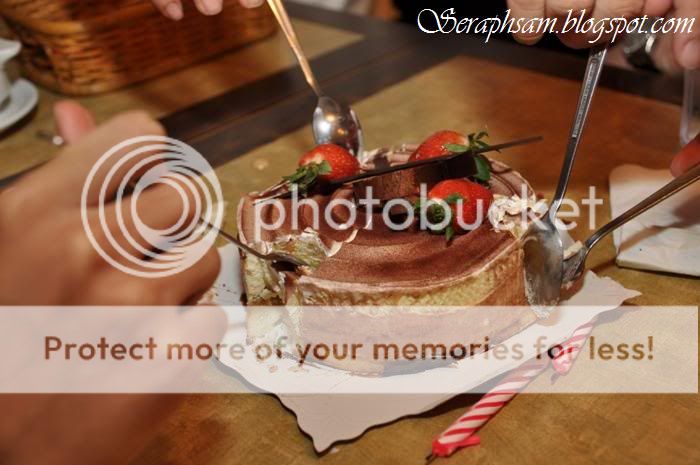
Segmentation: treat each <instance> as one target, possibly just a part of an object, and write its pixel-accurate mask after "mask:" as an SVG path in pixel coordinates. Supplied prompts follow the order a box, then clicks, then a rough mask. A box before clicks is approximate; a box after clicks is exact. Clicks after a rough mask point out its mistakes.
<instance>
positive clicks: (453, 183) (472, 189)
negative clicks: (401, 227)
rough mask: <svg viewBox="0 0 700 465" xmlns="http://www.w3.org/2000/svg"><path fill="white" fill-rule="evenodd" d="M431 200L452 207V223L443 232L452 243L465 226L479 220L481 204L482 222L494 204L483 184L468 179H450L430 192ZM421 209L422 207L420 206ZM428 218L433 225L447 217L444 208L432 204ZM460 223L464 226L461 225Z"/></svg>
mask: <svg viewBox="0 0 700 465" xmlns="http://www.w3.org/2000/svg"><path fill="white" fill-rule="evenodd" d="M428 199H429V200H442V201H444V202H445V203H447V204H448V205H449V206H450V209H451V212H450V213H449V214H450V216H451V218H452V221H451V222H450V224H449V225H448V226H447V227H446V228H445V229H444V230H443V231H442V232H443V233H444V234H445V235H446V237H447V240H448V241H450V240H451V239H452V237H453V236H454V235H455V233H457V232H462V231H465V228H464V227H465V226H468V225H472V224H474V223H476V221H477V220H479V214H478V213H479V203H481V220H482V221H483V220H484V219H485V218H486V215H487V213H488V210H489V207H491V203H492V202H493V194H492V193H491V191H490V190H489V189H488V188H486V187H485V186H483V185H481V184H477V183H475V182H471V181H467V180H466V179H448V180H446V181H442V182H440V183H438V184H436V185H435V187H433V188H432V189H431V190H430V192H428ZM418 207H419V208H420V206H419V205H418ZM427 214H428V218H429V219H430V220H431V222H432V223H433V224H435V223H439V222H440V221H442V220H443V219H444V218H445V217H446V215H447V214H448V213H447V212H445V210H444V208H443V206H441V205H439V204H432V205H430V207H428V209H427ZM460 221H461V223H462V224H460Z"/></svg>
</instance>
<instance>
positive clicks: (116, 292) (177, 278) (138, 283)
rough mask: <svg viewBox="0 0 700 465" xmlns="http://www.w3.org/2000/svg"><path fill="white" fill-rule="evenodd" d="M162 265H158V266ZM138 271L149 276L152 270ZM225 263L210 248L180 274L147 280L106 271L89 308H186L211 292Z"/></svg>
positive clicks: (91, 292)
mask: <svg viewBox="0 0 700 465" xmlns="http://www.w3.org/2000/svg"><path fill="white" fill-rule="evenodd" d="M156 263H158V262H156ZM132 266H133V268H132V269H134V270H137V271H143V272H145V273H148V272H151V273H152V272H153V271H152V270H150V269H146V268H145V267H143V268H140V269H139V268H137V267H136V265H132ZM220 269H221V259H220V256H219V252H218V251H217V250H216V249H215V248H213V247H212V248H209V249H208V250H207V252H206V253H205V254H204V256H203V257H202V258H201V259H200V260H199V261H197V262H196V263H194V264H193V265H192V266H191V267H189V268H187V269H185V270H183V271H180V272H179V273H177V274H174V275H170V276H165V277H159V278H146V277H138V276H134V275H133V274H128V273H126V272H125V271H122V270H118V269H116V268H114V269H108V270H104V272H103V274H102V275H101V276H100V277H99V278H97V280H96V281H97V282H96V283H95V285H94V286H92V287H91V288H90V289H89V294H87V295H86V296H85V299H86V302H85V303H86V304H88V305H128V306H131V305H145V306H164V305H184V304H187V303H190V302H191V301H192V300H193V299H194V298H196V297H197V296H199V295H202V294H204V293H205V292H206V291H207V290H209V289H210V288H211V286H212V285H213V284H214V281H215V280H216V277H217V276H218V275H219V271H220Z"/></svg>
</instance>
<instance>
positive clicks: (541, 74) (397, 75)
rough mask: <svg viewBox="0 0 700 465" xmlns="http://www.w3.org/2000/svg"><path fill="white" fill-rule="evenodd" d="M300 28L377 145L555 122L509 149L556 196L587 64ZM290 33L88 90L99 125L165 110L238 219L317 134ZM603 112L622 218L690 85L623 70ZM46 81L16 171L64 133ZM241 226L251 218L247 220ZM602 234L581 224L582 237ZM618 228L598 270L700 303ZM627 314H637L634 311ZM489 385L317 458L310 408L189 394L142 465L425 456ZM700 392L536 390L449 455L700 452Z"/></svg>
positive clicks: (670, 141) (448, 40)
mask: <svg viewBox="0 0 700 465" xmlns="http://www.w3.org/2000/svg"><path fill="white" fill-rule="evenodd" d="M290 7H291V8H290V10H291V12H292V14H293V16H294V18H295V23H296V25H297V27H298V30H299V31H298V32H299V34H300V36H301V39H302V42H303V43H304V45H305V47H306V49H307V51H308V52H309V54H310V55H311V57H312V58H313V66H314V68H315V69H316V70H317V71H318V74H319V77H320V80H321V81H322V84H323V86H324V87H325V88H326V89H327V91H328V92H329V93H330V94H332V95H334V96H339V97H341V98H344V99H346V100H348V101H350V102H352V103H353V105H354V107H355V108H356V110H357V111H358V113H359V114H360V115H361V117H362V122H363V124H364V126H365V130H366V134H367V144H368V146H369V147H375V146H385V145H391V144H395V143H398V142H404V141H419V140H420V139H421V138H423V137H424V136H426V135H428V134H430V133H431V132H432V131H434V130H438V129H444V128H454V129H462V130H465V131H471V130H480V129H482V128H484V127H488V129H489V130H490V132H491V134H492V135H493V140H494V141H501V140H508V139H512V138H517V137H520V136H525V135H531V134H542V135H544V136H545V137H546V142H545V143H543V144H540V145H538V146H533V147H527V148H522V149H516V150H511V151H508V152H507V153H505V154H503V155H500V156H501V157H502V158H503V159H505V160H507V161H508V163H509V164H511V165H512V166H513V167H515V168H516V169H517V170H519V171H521V172H522V173H523V174H524V175H525V176H526V177H527V178H528V179H529V180H530V181H531V182H532V184H533V185H534V186H535V188H536V189H537V190H538V191H540V192H541V193H543V194H544V195H545V196H549V197H551V195H552V193H553V187H554V183H555V180H556V178H557V176H558V174H559V169H560V165H561V160H562V154H563V152H564V148H565V144H566V138H567V134H568V129H569V125H570V123H571V117H572V115H573V112H574V106H575V103H576V99H577V94H578V89H579V85H580V78H581V76H582V72H583V67H584V64H585V63H584V60H583V59H581V58H578V57H574V56H568V55H559V54H557V53H554V52H547V51H542V50H536V49H530V48H526V47H520V46H516V45H510V44H502V43H491V44H489V45H484V44H483V43H482V41H481V39H479V38H468V37H440V38H434V37H428V36H426V35H423V34H420V33H418V32H417V31H416V30H415V29H414V28H411V27H407V26H401V25H396V24H389V23H382V22H379V21H374V20H369V19H366V18H359V17H351V16H345V15H340V14H335V13H330V12H326V11H321V10H317V9H313V8H307V7H300V6H291V5H290ZM292 65H293V62H292V59H291V55H290V54H289V52H288V50H287V48H286V45H285V43H284V41H283V39H282V38H281V37H279V36H278V37H273V38H270V39H268V40H265V41H263V42H260V43H257V44H254V45H252V46H250V47H248V48H245V49H243V50H238V51H234V52H231V53H229V54H227V55H224V56H222V57H220V58H218V59H215V60H212V61H210V62H207V63H205V64H202V65H199V66H195V67H192V68H190V69H187V70H184V71H181V72H178V73H174V74H172V75H169V76H167V77H164V78H161V79H157V80H154V81H151V82H149V83H146V84H143V85H139V86H136V87H132V88H130V89H127V90H123V91H120V92H115V93H112V94H108V95H102V96H97V97H92V98H86V99H81V101H82V102H83V103H84V104H85V105H87V106H88V107H89V108H91V109H92V110H93V111H95V112H96V113H97V115H98V117H99V119H101V120H102V119H106V118H107V117H109V116H111V115H113V114H115V113H117V112H119V111H121V110H124V109H127V108H134V107H140V108H146V109H147V110H149V111H151V112H152V113H153V114H155V115H157V116H159V117H162V120H163V122H164V124H165V125H166V127H167V128H168V130H169V133H170V135H172V136H173V137H177V138H180V139H183V140H185V141H187V142H189V143H191V144H192V145H193V146H194V147H195V148H197V149H198V150H199V151H200V152H201V153H203V154H204V155H205V156H206V157H207V158H208V159H209V160H210V161H211V163H212V164H213V165H214V166H215V167H216V168H217V173H218V175H219V178H220V180H221V181H222V184H223V188H224V192H225V196H226V198H227V200H228V201H229V207H228V208H229V211H228V214H229V218H232V217H233V211H234V209H235V206H236V203H237V200H238V198H239V196H240V195H241V193H244V192H247V191H250V190H254V189H260V188H261V187H263V186H266V185H269V184H270V183H271V182H273V181H275V180H277V179H279V177H280V176H281V175H283V174H286V173H289V172H290V171H291V170H292V168H293V166H294V165H295V163H296V160H297V158H298V155H299V154H300V153H302V152H303V151H305V150H306V149H308V148H309V147H311V146H312V139H311V131H310V128H309V127H308V122H309V119H310V114H311V110H312V108H313V106H314V98H313V96H312V95H311V93H310V92H309V91H308V89H307V88H306V87H305V84H304V81H303V79H302V77H301V74H300V72H299V71H298V70H297V69H296V68H294V67H292ZM602 86H603V89H602V90H601V91H600V94H599V95H598V97H597V99H596V102H595V105H594V109H593V111H592V114H591V119H590V123H589V129H588V131H587V136H586V138H585V141H584V143H583V145H582V147H581V152H580V157H579V160H578V162H577V166H576V168H575V172H574V179H573V183H572V186H571V190H570V193H569V195H570V197H571V198H573V199H579V198H581V197H582V196H584V195H586V194H587V192H588V186H589V185H593V186H595V187H596V188H597V189H598V192H599V193H600V194H601V196H602V197H603V198H604V200H605V202H606V206H604V207H602V208H600V209H599V215H598V222H599V224H602V222H604V221H607V220H608V219H609V209H608V208H607V202H608V175H609V173H610V170H611V169H612V168H614V167H616V166H618V165H621V164H624V163H639V164H642V165H645V166H648V167H653V168H662V167H665V166H667V165H668V163H669V160H670V156H671V154H673V153H674V152H675V151H676V150H677V148H678V135H677V134H678V125H679V107H678V104H679V101H680V86H679V85H678V82H677V81H674V80H673V79H669V78H666V77H663V76H655V75H652V74H645V73H632V72H629V71H623V70H616V69H608V70H607V71H606V73H605V75H604V78H603V81H602ZM57 98H58V97H57V96H55V95H53V94H51V93H48V92H42V100H41V105H40V108H39V110H38V111H37V113H36V115H35V116H34V118H33V119H32V120H31V122H30V123H29V124H27V125H26V126H24V127H23V128H21V129H19V130H17V131H16V133H15V134H12V136H11V137H7V138H4V139H3V140H2V141H1V142H0V152H1V153H2V156H1V157H0V176H10V175H15V174H17V173H21V172H22V171H23V170H25V169H27V168H29V167H31V166H33V165H35V164H37V163H39V162H41V161H45V160H47V159H49V158H50V157H51V156H52V155H53V154H54V153H55V149H53V148H52V147H50V146H49V145H48V144H46V143H45V142H43V141H40V140H38V139H36V137H35V132H36V130H37V129H50V128H51V119H50V106H51V103H52V102H53V101H55V100H56V99H57ZM226 227H227V228H228V229H229V230H231V231H232V232H233V231H234V230H235V225H234V224H233V222H229V223H228V224H227V225H226ZM585 232H586V231H583V230H582V231H574V235H575V236H577V237H579V238H581V237H583V236H584V234H585ZM613 259H614V249H613V246H612V242H611V241H610V240H609V239H608V240H606V241H605V242H604V243H603V244H602V245H601V246H599V247H598V248H597V249H596V250H595V251H594V253H593V254H592V256H591V258H590V265H591V266H592V268H593V269H594V270H595V271H596V272H597V273H599V274H600V275H603V276H610V277H612V278H614V279H616V280H617V281H619V282H620V283H622V284H623V285H624V286H626V287H628V288H632V289H637V290H639V291H641V292H642V296H641V297H638V298H636V299H634V300H633V301H632V302H631V303H632V304H634V305H667V304H679V305H698V304H699V296H700V283H699V282H698V280H697V279H689V278H683V277H678V276H671V275H663V274H658V273H647V272H640V271H632V270H623V269H620V268H618V267H616V266H615V264H614V260H613ZM617 324H627V325H634V324H635V320H634V317H633V315H630V314H624V315H622V316H621V318H620V319H619V320H618V321H617ZM474 400H475V397H474V396H460V397H457V398H455V399H453V400H452V401H450V402H448V403H446V404H445V405H443V406H441V407H439V408H438V409H436V410H434V411H433V412H431V413H429V414H425V415H421V416H418V417H414V418H408V419H403V420H400V421H397V422H395V423H392V424H390V425H386V426H383V427H380V428H374V429H372V430H370V431H369V432H367V433H366V434H365V435H363V436H362V437H361V438H359V439H357V440H355V441H352V442H350V443H346V444H341V445H340V446H339V448H338V449H337V450H336V452H335V453H325V454H322V455H320V456H319V455H318V454H316V453H315V452H314V450H313V448H312V446H311V442H310V441H309V440H308V438H306V437H305V436H304V435H303V433H301V432H300V431H299V429H298V427H297V425H296V422H295V419H294V417H293V415H291V414H290V413H289V412H288V411H286V410H285V409H284V408H282V407H281V405H280V404H279V402H278V401H277V400H276V398H274V397H272V396H265V395H227V396H226V395H210V396H190V397H188V399H187V401H186V402H185V403H184V404H183V405H182V406H181V407H180V408H179V409H178V411H177V412H176V413H175V414H174V415H173V417H172V418H171V419H170V420H169V421H168V423H166V424H165V425H164V426H163V428H162V429H160V430H159V431H155V432H154V435H153V440H152V441H151V443H150V446H149V447H148V448H147V449H146V450H145V451H144V452H143V453H142V454H141V455H140V456H139V457H138V458H137V459H136V460H135V461H134V462H133V465H152V464H153V465H155V464H162V463H168V464H178V465H180V464H190V463H192V464H197V465H214V464H216V465H218V464H222V465H223V464H227V465H228V464H236V463H245V464H268V463H269V464H278V463H289V464H311V463H318V462H321V463H326V464H360V463H362V464H365V463H367V464H396V463H401V464H412V463H415V464H420V463H422V457H423V456H424V455H425V453H426V451H427V449H428V447H429V444H430V440H431V439H432V437H433V436H434V435H436V434H437V433H439V432H440V431H441V430H442V429H444V428H445V427H446V426H447V425H448V424H450V423H451V422H452V421H453V420H454V419H455V418H456V417H457V416H458V415H459V414H460V413H461V412H462V411H463V409H464V408H465V407H467V406H468V405H469V404H470V403H473V402H474ZM699 409H700V397H699V396H698V395H526V396H520V397H518V398H517V399H516V400H515V401H513V402H512V403H511V404H510V405H509V406H508V408H506V409H505V410H504V411H503V412H502V413H501V414H500V415H499V417H498V418H497V420H495V421H494V422H492V423H491V424H489V425H487V426H486V427H485V428H484V429H483V430H482V432H481V436H482V440H483V445H482V446H481V447H479V448H474V449H472V450H468V451H463V452H462V453H460V454H458V455H457V456H455V457H454V458H453V459H450V460H446V461H445V463H498V464H501V463H503V464H506V463H518V464H528V463H532V464H535V463H552V464H562V463H567V464H569V463H582V464H583V463H591V462H595V463H620V464H624V463H630V464H633V463H634V464H639V463H650V464H651V463H674V464H677V463H689V464H690V463H699V462H700V448H698V445H697V444H698V439H700V437H699V436H698V431H700V416H699V415H698V411H700V410H699Z"/></svg>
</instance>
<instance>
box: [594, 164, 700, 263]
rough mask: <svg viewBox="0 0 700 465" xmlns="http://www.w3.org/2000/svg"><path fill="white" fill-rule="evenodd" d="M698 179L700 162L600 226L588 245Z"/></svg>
mask: <svg viewBox="0 0 700 465" xmlns="http://www.w3.org/2000/svg"><path fill="white" fill-rule="evenodd" d="M698 179H700V164H698V165H695V167H694V168H691V169H690V170H689V171H687V172H686V173H685V174H683V175H681V176H679V177H677V178H676V179H674V180H673V181H671V182H669V183H668V184H666V185H665V186H664V187H662V188H661V189H659V190H658V191H656V192H654V193H653V194H651V195H650V196H649V197H647V198H646V199H644V200H642V201H641V202H639V203H638V204H637V205H635V206H634V207H632V208H630V209H629V210H627V211H626V212H625V213H623V214H622V215H620V216H618V217H617V218H615V219H614V220H612V221H611V222H610V223H608V224H606V225H605V226H603V227H602V228H600V229H599V230H598V231H596V233H595V234H593V235H592V236H591V237H590V238H588V240H587V241H586V247H587V248H588V249H591V248H593V247H594V246H595V245H596V244H597V243H598V241H600V240H601V239H602V238H604V237H605V236H607V235H608V234H610V233H611V232H612V231H614V230H616V229H617V228H619V227H620V226H622V225H623V224H625V223H627V222H629V221H630V220H633V219H634V218H636V217H638V216H639V215H641V214H642V213H644V212H645V211H647V210H649V209H650V208H652V207H654V206H656V205H657V204H659V203H660V202H663V201H664V200H666V199H667V198H669V197H671V196H673V195H674V194H676V193H678V192H679V191H681V190H683V189H685V188H686V187H688V186H689V185H691V184H693V183H694V182H695V181H697V180H698Z"/></svg>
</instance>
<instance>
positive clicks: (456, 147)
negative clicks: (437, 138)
mask: <svg viewBox="0 0 700 465" xmlns="http://www.w3.org/2000/svg"><path fill="white" fill-rule="evenodd" d="M443 147H445V148H446V149H447V150H449V151H450V152H452V153H454V154H458V153H467V152H469V150H470V148H469V147H468V146H466V145H461V144H445V145H443Z"/></svg>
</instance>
